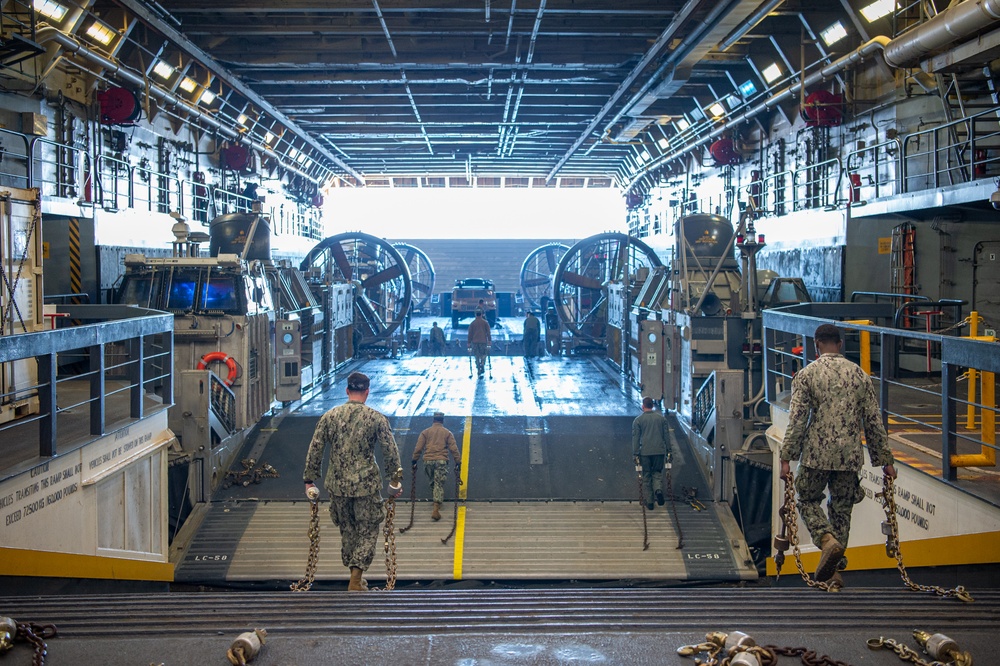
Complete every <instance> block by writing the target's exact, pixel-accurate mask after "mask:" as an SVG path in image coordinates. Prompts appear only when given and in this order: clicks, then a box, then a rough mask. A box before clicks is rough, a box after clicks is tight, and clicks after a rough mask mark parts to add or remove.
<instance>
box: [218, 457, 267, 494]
mask: <svg viewBox="0 0 1000 666" xmlns="http://www.w3.org/2000/svg"><path fill="white" fill-rule="evenodd" d="M240 463H241V464H242V465H243V470H242V471H240V472H236V471H234V470H229V471H228V472H226V478H225V480H224V481H223V482H222V487H223V488H229V487H231V486H235V485H240V486H243V487H244V488H246V487H247V486H249V485H250V484H251V483H260V482H261V481H262V480H264V479H277V478H278V477H280V476H281V474H279V473H278V470H276V469H275V468H274V467H273V466H272V465H271V464H269V463H261V465H260V467H258V468H257V469H254V465H256V464H257V460H256V459H255V458H244V459H243V460H241V461H240Z"/></svg>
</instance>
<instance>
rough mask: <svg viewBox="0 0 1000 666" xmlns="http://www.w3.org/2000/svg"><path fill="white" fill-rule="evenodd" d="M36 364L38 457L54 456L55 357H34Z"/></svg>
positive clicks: (47, 355) (52, 355)
mask: <svg viewBox="0 0 1000 666" xmlns="http://www.w3.org/2000/svg"><path fill="white" fill-rule="evenodd" d="M35 359H36V361H37V363H38V403H39V410H40V412H41V414H42V418H41V419H40V420H39V422H38V455H39V456H40V457H42V458H51V457H52V456H54V455H56V433H57V427H56V410H57V407H56V355H55V354H42V355H41V356H36V357H35Z"/></svg>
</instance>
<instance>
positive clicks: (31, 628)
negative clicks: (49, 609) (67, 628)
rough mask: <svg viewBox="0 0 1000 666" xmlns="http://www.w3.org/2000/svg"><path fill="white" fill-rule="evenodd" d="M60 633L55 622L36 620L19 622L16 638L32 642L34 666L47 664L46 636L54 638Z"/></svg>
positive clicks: (16, 639) (32, 662)
mask: <svg viewBox="0 0 1000 666" xmlns="http://www.w3.org/2000/svg"><path fill="white" fill-rule="evenodd" d="M57 635H58V630H57V629H56V625H54V624H35V623H34V622H18V623H17V633H16V634H15V635H14V640H15V641H18V640H21V641H24V642H26V643H31V645H32V647H33V648H34V655H33V656H32V657H31V665H32V666H45V657H46V656H48V654H49V648H48V645H46V644H45V639H46V638H54V637H55V636H57Z"/></svg>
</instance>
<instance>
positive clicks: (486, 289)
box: [451, 278, 497, 328]
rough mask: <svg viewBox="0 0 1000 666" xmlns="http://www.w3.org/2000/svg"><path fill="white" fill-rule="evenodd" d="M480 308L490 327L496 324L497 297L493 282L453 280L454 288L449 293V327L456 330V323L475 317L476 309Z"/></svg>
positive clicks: (483, 279) (475, 279)
mask: <svg viewBox="0 0 1000 666" xmlns="http://www.w3.org/2000/svg"><path fill="white" fill-rule="evenodd" d="M479 301H482V304H480V303H479ZM480 307H481V308H482V309H483V315H484V316H485V317H486V320H487V321H488V322H490V326H491V327H492V326H494V325H495V324H496V322H497V295H496V292H495V291H494V290H493V281H492V280H487V279H485V278H465V279H464V280H455V288H454V289H452V291H451V327H452V328H457V327H458V322H459V321H461V320H462V319H464V318H466V317H475V316H476V308H480Z"/></svg>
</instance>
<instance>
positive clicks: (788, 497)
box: [775, 472, 840, 592]
mask: <svg viewBox="0 0 1000 666" xmlns="http://www.w3.org/2000/svg"><path fill="white" fill-rule="evenodd" d="M782 480H783V481H784V482H785V504H784V506H782V508H781V509H780V510H779V511H778V515H780V516H781V518H782V520H783V521H784V523H785V525H786V527H787V529H788V542H789V544H791V547H792V554H793V555H794V556H795V566H796V568H797V569H798V570H799V574H800V575H801V576H802V580H804V581H805V582H806V585H808V586H809V587H817V588H819V589H821V590H824V591H826V592H831V591H834V592H835V591H837V590H839V589H840V588H839V586H837V585H832V584H830V583H826V582H823V581H819V580H816V579H814V578H813V577H812V576H810V575H809V574H807V573H806V570H805V567H803V566H802V552H801V551H800V550H799V525H798V520H797V516H798V512H797V511H796V509H795V483H794V481H795V478H794V477H793V476H792V473H791V472H789V473H788V475H787V476H783V477H782ZM775 561H776V562H777V558H775ZM782 561H784V554H782Z"/></svg>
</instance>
